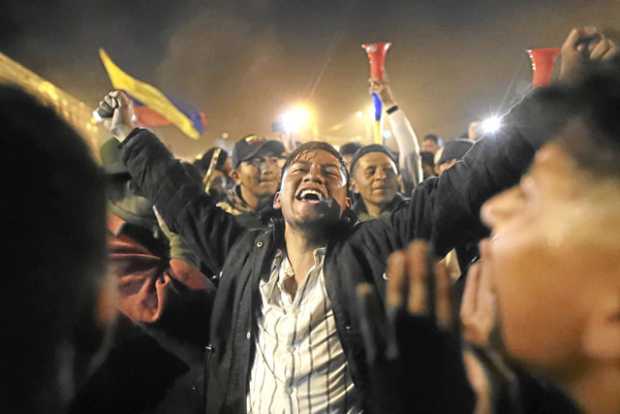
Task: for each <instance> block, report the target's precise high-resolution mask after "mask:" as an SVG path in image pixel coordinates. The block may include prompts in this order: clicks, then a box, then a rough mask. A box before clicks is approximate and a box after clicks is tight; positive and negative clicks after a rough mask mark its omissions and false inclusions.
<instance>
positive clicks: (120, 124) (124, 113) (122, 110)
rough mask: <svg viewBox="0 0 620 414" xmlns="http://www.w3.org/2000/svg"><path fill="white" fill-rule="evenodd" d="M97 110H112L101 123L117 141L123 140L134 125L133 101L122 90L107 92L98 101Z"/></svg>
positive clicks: (104, 111)
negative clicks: (110, 114) (109, 115)
mask: <svg viewBox="0 0 620 414" xmlns="http://www.w3.org/2000/svg"><path fill="white" fill-rule="evenodd" d="M97 111H98V112H103V113H106V112H107V113H109V112H110V111H112V116H111V117H106V118H103V125H104V126H105V128H106V129H107V130H108V131H110V133H112V135H113V136H114V137H115V138H116V139H117V140H118V141H119V142H123V141H124V140H125V139H126V138H127V137H128V136H129V134H130V133H131V131H133V130H134V128H135V127H136V116H135V113H134V108H133V103H132V102H131V99H129V97H128V96H127V94H126V93H124V92H122V91H112V92H109V93H108V94H107V95H106V96H105V97H104V98H103V100H102V101H100V102H99V105H98V107H97Z"/></svg>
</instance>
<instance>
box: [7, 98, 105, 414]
mask: <svg viewBox="0 0 620 414" xmlns="http://www.w3.org/2000/svg"><path fill="white" fill-rule="evenodd" d="M0 128H1V131H0V144H1V146H2V151H0V154H1V155H0V157H2V160H1V162H0V165H2V168H1V172H0V177H1V178H0V180H1V181H2V185H1V187H2V191H3V196H2V197H1V200H0V216H1V217H2V218H3V219H4V226H3V231H4V239H5V247H4V248H3V257H4V258H5V259H4V263H7V262H8V263H9V268H8V269H7V270H6V271H5V275H4V278H3V289H4V292H5V295H4V297H3V299H2V301H1V302H0V303H1V305H0V314H1V315H2V316H1V317H0V323H1V324H2V332H3V335H2V355H3V357H2V358H1V362H0V372H2V375H3V376H4V381H3V382H4V386H3V387H2V391H0V407H2V408H3V410H4V411H7V410H9V406H10V407H11V408H10V410H11V411H13V412H51V413H53V412H56V411H58V410H60V409H61V407H62V406H63V404H64V403H66V399H67V398H69V396H70V395H71V393H72V385H74V384H73V383H74V382H75V381H74V379H75V380H76V381H77V380H79V378H80V375H81V374H82V373H83V370H81V369H80V368H81V367H83V366H85V365H86V361H89V360H90V358H89V357H90V356H92V354H93V353H94V352H95V351H96V350H97V349H98V348H99V345H100V342H101V339H102V336H101V334H102V332H103V330H101V329H99V327H98V326H97V325H96V312H97V309H96V308H95V304H96V303H97V298H98V296H99V292H100V289H101V285H102V282H103V278H104V274H105V259H106V253H105V252H106V248H105V218H106V216H105V201H104V198H105V197H104V179H103V174H102V173H101V171H100V169H99V167H98V166H97V165H96V163H95V161H94V160H93V158H92V157H91V154H90V151H89V149H88V147H87V145H86V144H85V142H84V141H83V140H82V139H81V138H80V137H79V136H78V134H77V133H76V132H75V131H74V130H73V129H72V128H71V127H69V126H68V125H67V124H66V123H65V122H64V121H62V120H61V119H60V118H59V117H58V116H57V115H56V113H54V112H53V111H52V110H51V109H49V108H46V107H43V106H42V105H41V104H40V103H38V102H37V101H36V100H35V99H34V98H33V97H31V96H29V95H28V94H26V93H25V92H23V91H21V90H19V89H17V88H14V87H9V86H0ZM65 354H66V355H67V356H69V357H68V358H67V359H66V361H68V363H63V359H62V358H61V356H62V355H65ZM66 361H64V362H66ZM80 361H81V362H84V364H80ZM59 378H60V380H59ZM63 379H64V381H63Z"/></svg>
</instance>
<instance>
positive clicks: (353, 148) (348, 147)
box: [340, 142, 362, 157]
mask: <svg viewBox="0 0 620 414" xmlns="http://www.w3.org/2000/svg"><path fill="white" fill-rule="evenodd" d="M360 148H362V144H359V143H357V142H347V143H346V144H344V145H342V146H341V147H340V154H341V155H342V156H343V157H344V156H345V155H354V154H355V153H356V152H357V151H359V150H360Z"/></svg>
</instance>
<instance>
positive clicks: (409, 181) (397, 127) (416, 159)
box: [387, 109, 422, 189]
mask: <svg viewBox="0 0 620 414" xmlns="http://www.w3.org/2000/svg"><path fill="white" fill-rule="evenodd" d="M387 118H388V122H389V123H390V128H391V129H392V133H393V134H394V138H395V139H396V143H397V144H398V151H399V153H400V158H399V161H398V164H399V165H398V167H399V169H400V172H401V174H402V176H403V180H404V181H405V188H407V189H413V187H415V186H416V185H417V184H419V183H421V182H422V163H421V161H420V145H419V144H418V137H417V136H416V134H415V132H414V130H413V128H412V127H411V124H410V123H409V119H407V116H406V115H405V113H404V112H403V111H402V110H401V109H397V110H396V111H394V112H392V113H391V114H388V115H387Z"/></svg>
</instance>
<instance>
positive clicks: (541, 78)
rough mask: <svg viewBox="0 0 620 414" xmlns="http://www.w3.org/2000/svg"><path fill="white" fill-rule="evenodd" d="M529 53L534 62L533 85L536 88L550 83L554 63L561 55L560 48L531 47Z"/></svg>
mask: <svg viewBox="0 0 620 414" xmlns="http://www.w3.org/2000/svg"><path fill="white" fill-rule="evenodd" d="M527 54H528V55H529V56H530V61H531V62H532V85H533V86H534V87H535V88H537V87H540V86H547V85H549V84H550V83H551V76H552V75H553V65H554V63H555V60H556V59H557V57H558V56H559V55H560V49H559V48H557V47H547V48H542V49H529V50H528V51H527Z"/></svg>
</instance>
